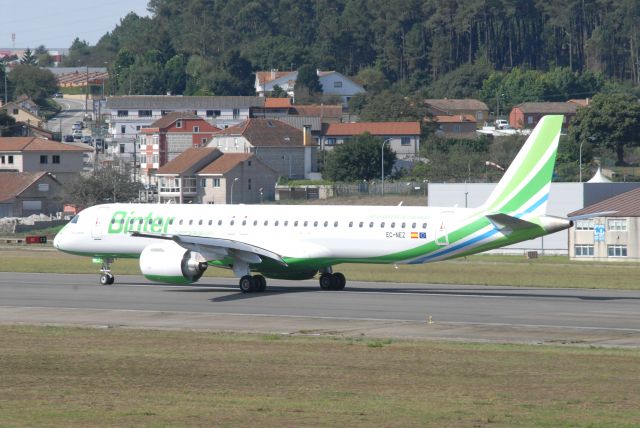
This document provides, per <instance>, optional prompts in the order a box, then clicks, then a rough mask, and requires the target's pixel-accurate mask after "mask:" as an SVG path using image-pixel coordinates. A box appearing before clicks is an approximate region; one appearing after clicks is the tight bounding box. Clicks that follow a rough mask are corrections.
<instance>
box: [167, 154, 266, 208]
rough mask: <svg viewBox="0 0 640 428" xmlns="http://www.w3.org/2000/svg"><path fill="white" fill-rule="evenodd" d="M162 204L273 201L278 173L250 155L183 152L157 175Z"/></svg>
mask: <svg viewBox="0 0 640 428" xmlns="http://www.w3.org/2000/svg"><path fill="white" fill-rule="evenodd" d="M156 176H157V182H158V198H159V201H160V202H161V203H166V202H174V203H198V204H230V203H234V204H239V203H246V204H255V203H260V202H262V201H265V200H271V199H273V198H274V191H275V184H276V181H277V179H278V173H277V172H276V171H274V170H273V169H271V168H269V167H268V166H267V165H265V164H264V163H263V162H262V161H260V160H259V159H258V158H257V157H256V156H255V155H253V154H251V153H223V152H221V151H220V150H218V149H216V148H213V147H198V148H191V149H188V150H186V151H184V152H183V153H182V154H181V155H179V156H178V157H176V158H175V159H174V160H172V161H170V162H168V163H167V164H166V165H164V166H162V167H161V168H160V169H159V170H158V172H157V173H156Z"/></svg>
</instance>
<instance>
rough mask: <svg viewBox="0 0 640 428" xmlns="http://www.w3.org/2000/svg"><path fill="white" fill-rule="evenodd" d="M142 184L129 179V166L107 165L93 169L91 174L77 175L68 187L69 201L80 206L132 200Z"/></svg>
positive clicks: (135, 197)
mask: <svg viewBox="0 0 640 428" xmlns="http://www.w3.org/2000/svg"><path fill="white" fill-rule="evenodd" d="M141 188H142V184H141V183H139V182H137V181H133V180H132V179H131V171H130V168H124V169H123V170H122V169H119V168H115V167H108V168H102V169H98V170H95V171H94V172H93V173H92V174H91V175H87V176H83V175H81V176H78V178H77V180H76V181H74V182H72V183H71V184H70V185H69V188H68V198H69V201H70V202H72V203H74V204H78V205H81V206H91V205H95V204H99V203H104V202H133V201H135V200H136V199H137V198H138V196H139V192H140V190H141Z"/></svg>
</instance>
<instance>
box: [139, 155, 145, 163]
mask: <svg viewBox="0 0 640 428" xmlns="http://www.w3.org/2000/svg"><path fill="white" fill-rule="evenodd" d="M140 163H147V154H146V153H140Z"/></svg>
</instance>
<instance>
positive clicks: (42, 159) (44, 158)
mask: <svg viewBox="0 0 640 428" xmlns="http://www.w3.org/2000/svg"><path fill="white" fill-rule="evenodd" d="M40 163H41V164H47V163H49V156H47V155H40Z"/></svg>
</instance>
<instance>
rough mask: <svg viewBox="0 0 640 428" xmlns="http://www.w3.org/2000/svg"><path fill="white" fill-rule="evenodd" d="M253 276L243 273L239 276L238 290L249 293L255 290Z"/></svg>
mask: <svg viewBox="0 0 640 428" xmlns="http://www.w3.org/2000/svg"><path fill="white" fill-rule="evenodd" d="M254 283H255V282H254V281H253V278H251V275H245V276H243V277H242V278H240V284H239V285H240V291H242V292H243V293H251V292H253V291H254V290H255V287H254Z"/></svg>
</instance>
